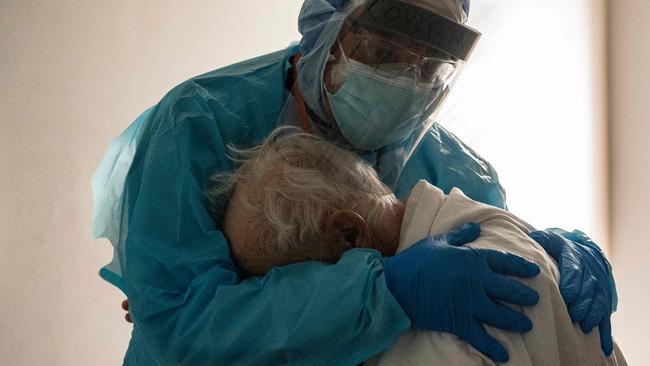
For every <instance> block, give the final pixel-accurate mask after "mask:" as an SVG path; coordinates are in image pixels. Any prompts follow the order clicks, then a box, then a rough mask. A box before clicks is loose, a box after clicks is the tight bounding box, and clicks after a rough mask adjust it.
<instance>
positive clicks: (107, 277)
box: [99, 268, 126, 295]
mask: <svg viewBox="0 0 650 366" xmlns="http://www.w3.org/2000/svg"><path fill="white" fill-rule="evenodd" d="M99 277H101V278H103V279H104V281H106V282H108V283H110V284H111V285H113V286H115V287H117V288H119V289H120V291H122V292H123V293H124V294H125V295H126V288H125V287H124V283H123V281H122V277H120V276H118V275H117V274H115V273H113V272H111V271H110V270H108V269H106V268H102V269H100V270H99Z"/></svg>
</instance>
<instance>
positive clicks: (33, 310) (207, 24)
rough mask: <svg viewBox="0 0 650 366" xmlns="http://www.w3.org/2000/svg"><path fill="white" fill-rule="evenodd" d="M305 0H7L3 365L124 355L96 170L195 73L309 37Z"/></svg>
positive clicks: (1, 8)
mask: <svg viewBox="0 0 650 366" xmlns="http://www.w3.org/2000/svg"><path fill="white" fill-rule="evenodd" d="M301 3H302V1H301V0H282V1H281V2H278V1H268V0H237V1H231V0H229V1H225V0H205V1H191V2H187V1H164V2H161V1H153V0H152V1H144V0H139V1H98V0H92V1H74V0H58V1H46V0H30V1H22V0H17V1H13V0H2V1H0V149H1V153H0V164H1V168H2V171H1V174H0V202H1V203H0V365H62V366H63V365H65V366H70V365H98V366H100V365H112V366H114V365H119V364H121V361H122V358H123V356H124V351H125V350H126V346H127V343H128V340H129V336H130V331H131V327H130V326H129V325H128V324H127V323H126V322H125V321H124V320H123V318H122V317H123V312H122V310H121V309H120V302H121V301H122V298H123V296H122V295H121V293H120V292H119V291H118V290H116V289H115V288H113V287H112V286H110V285H108V284H107V283H106V282H104V281H102V280H101V279H100V278H99V276H98V275H97V271H98V270H99V268H100V267H101V266H102V265H103V264H105V263H107V262H108V261H109V259H110V257H111V250H110V244H108V242H107V241H105V240H101V241H94V240H93V239H92V238H91V231H90V228H91V225H90V220H91V213H92V198H91V188H90V178H91V176H92V174H93V172H94V170H95V168H96V166H97V165H98V163H99V161H100V159H101V157H102V155H103V154H104V151H105V150H106V147H107V146H108V142H109V141H110V139H112V138H113V137H115V136H117V135H118V134H119V133H120V132H121V131H122V130H123V129H124V128H125V127H126V126H127V125H128V124H129V123H130V121H132V120H133V119H134V118H135V117H137V115H138V114H139V113H140V112H142V111H143V110H144V109H146V108H147V107H149V106H150V105H152V104H154V103H156V102H157V101H158V100H159V99H160V98H161V97H162V96H163V95H164V93H165V92H166V91H167V90H169V89H170V88H171V87H173V86H174V85H176V84H178V83H180V82H182V81H183V80H185V79H187V78H189V77H191V76H194V75H196V74H200V73H203V72H206V71H209V70H212V69H214V68H217V67H220V66H224V65H227V64H230V63H232V62H235V61H237V60H242V59H244V58H249V57H253V56H257V55H260V54H262V53H266V52H271V51H274V50H277V49H280V48H283V47H286V46H287V45H288V44H289V42H290V41H291V40H297V39H298V37H299V34H298V32H297V22H296V19H297V15H298V11H299V7H300V5H301Z"/></svg>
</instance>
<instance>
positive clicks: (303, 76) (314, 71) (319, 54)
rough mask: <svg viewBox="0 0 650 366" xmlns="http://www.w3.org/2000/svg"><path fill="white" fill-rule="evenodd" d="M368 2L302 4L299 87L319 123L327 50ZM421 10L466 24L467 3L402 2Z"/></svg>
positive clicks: (332, 0)
mask: <svg viewBox="0 0 650 366" xmlns="http://www.w3.org/2000/svg"><path fill="white" fill-rule="evenodd" d="M366 1H368V0H305V2H304V3H303V5H302V9H301V10H300V15H299V17H298V30H299V31H300V33H301V34H302V40H301V41H300V53H301V54H302V57H301V58H300V61H299V62H298V83H299V84H300V91H301V92H302V95H303V97H304V98H305V101H306V103H307V105H309V107H310V108H311V109H312V110H313V111H314V112H315V113H316V114H317V115H318V116H319V117H320V118H322V119H326V116H325V111H324V109H323V106H322V103H321V98H322V95H323V72H324V71H325V64H326V63H327V59H328V58H329V56H330V49H331V47H332V45H333V44H334V42H336V38H337V37H338V34H339V31H340V30H341V27H342V26H343V22H344V21H345V18H346V17H347V16H348V15H349V14H350V13H351V12H352V10H353V9H355V8H356V7H357V6H359V5H362V4H364V3H365V2H366ZM405 1H406V2H409V3H412V4H414V5H418V6H421V7H423V8H427V9H431V10H433V11H436V12H439V13H441V14H443V15H445V16H448V17H450V18H452V19H453V20H455V21H456V22H458V23H461V24H462V23H465V22H466V21H467V16H468V14H469V2H470V0H405Z"/></svg>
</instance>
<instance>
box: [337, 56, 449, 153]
mask: <svg viewBox="0 0 650 366" xmlns="http://www.w3.org/2000/svg"><path fill="white" fill-rule="evenodd" d="M339 67H342V68H343V70H340V71H338V70H337V71H338V72H339V73H340V75H339V77H343V78H345V81H343V83H342V85H341V86H340V87H339V90H338V91H337V92H336V93H334V94H332V93H330V92H327V91H326V93H327V97H328V98H329V103H330V107H331V109H332V113H333V114H334V118H335V119H336V122H337V124H338V127H339V129H340V130H341V133H342V134H343V136H344V137H345V138H346V139H347V140H348V141H349V142H350V143H351V144H352V145H354V146H356V147H357V148H359V149H362V150H376V149H379V148H381V147H384V146H387V145H390V144H392V143H395V142H398V141H400V140H402V139H404V138H406V137H407V136H409V135H410V134H411V132H413V130H414V129H415V128H416V127H417V126H418V125H419V124H421V123H423V122H424V121H425V120H426V118H427V117H428V115H429V114H430V112H431V111H433V110H434V108H432V104H438V103H439V102H440V99H442V98H440V96H441V94H442V91H443V85H439V86H435V85H424V86H422V85H418V83H417V82H416V81H415V80H413V79H412V78H406V77H398V78H387V77H385V76H382V75H380V74H378V73H377V71H375V69H373V68H371V67H369V66H366V65H364V64H362V63H360V62H358V61H355V60H353V59H347V60H346V62H345V63H344V64H341V65H340V66H339Z"/></svg>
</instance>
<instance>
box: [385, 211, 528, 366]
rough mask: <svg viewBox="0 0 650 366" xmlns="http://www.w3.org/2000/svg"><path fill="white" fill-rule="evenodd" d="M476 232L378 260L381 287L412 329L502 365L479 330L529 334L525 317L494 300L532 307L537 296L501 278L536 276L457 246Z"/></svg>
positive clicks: (493, 344) (496, 255)
mask: <svg viewBox="0 0 650 366" xmlns="http://www.w3.org/2000/svg"><path fill="white" fill-rule="evenodd" d="M480 232H481V228H480V226H479V225H478V224H476V223H470V224H466V225H464V226H463V227H461V228H460V229H456V230H453V231H450V232H448V233H446V234H442V235H437V236H432V237H428V238H425V239H423V240H421V241H419V242H418V243H416V244H414V245H413V246H411V247H410V248H408V249H406V250H405V251H403V252H401V253H398V254H397V255H395V256H394V257H388V258H383V259H382V261H383V264H384V271H385V275H386V282H387V285H388V288H389V289H390V291H391V292H392V294H393V296H395V298H396V299H397V301H398V302H399V304H400V305H401V306H402V309H404V312H406V314H407V315H408V317H409V318H410V319H411V322H412V325H413V326H414V327H415V328H417V329H421V330H434V331H440V332H446V333H451V334H454V335H456V336H457V337H459V338H460V339H463V340H465V341H466V342H468V343H469V344H471V345H472V346H473V347H474V348H476V349H477V350H479V351H480V352H482V353H483V354H485V355H486V356H487V357H489V358H490V359H492V360H494V361H497V362H505V361H507V360H508V353H507V351H506V349H505V348H504V347H503V345H501V344H500V343H499V342H498V341H497V340H496V339H495V338H493V337H492V336H490V335H489V334H488V333H487V332H486V331H485V329H484V328H483V326H482V325H481V324H482V323H485V324H488V325H492V326H495V327H498V328H502V329H505V330H509V331H514V332H522V333H523V332H527V331H529V330H531V329H532V326H533V325H532V323H531V321H530V319H528V317H526V316H525V315H523V314H521V313H519V312H517V311H515V310H512V309H511V308H509V307H507V306H505V305H502V304H500V303H499V302H498V301H496V300H501V301H507V302H510V303H514V304H519V305H524V306H532V305H535V304H536V303H537V302H538V301H539V295H538V294H537V292H535V291H534V290H533V289H531V288H529V287H527V286H524V285H523V284H521V283H519V282H518V281H516V280H513V279H511V278H508V277H506V276H518V277H525V278H530V277H535V276H536V275H537V274H538V273H539V271H540V270H539V267H538V266H537V264H535V263H533V262H531V261H528V260H526V259H524V258H521V257H519V256H516V255H513V254H509V253H505V252H501V251H496V250H488V249H474V248H471V247H464V246H462V245H463V244H467V243H470V242H472V241H474V240H475V239H476V238H477V237H478V236H479V234H480Z"/></svg>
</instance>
